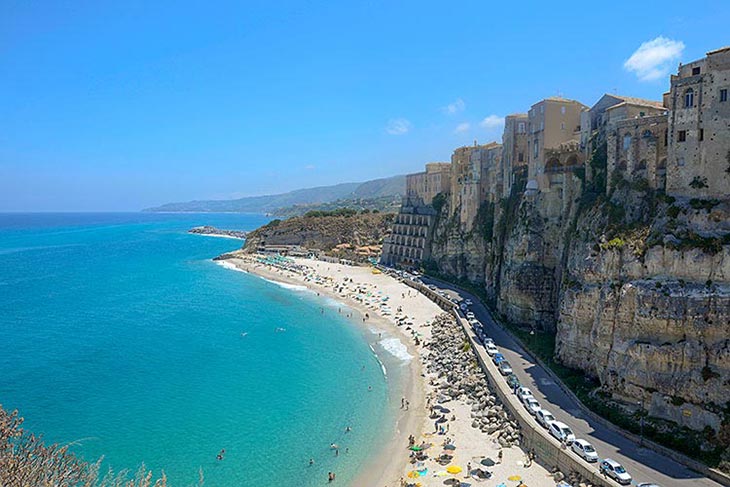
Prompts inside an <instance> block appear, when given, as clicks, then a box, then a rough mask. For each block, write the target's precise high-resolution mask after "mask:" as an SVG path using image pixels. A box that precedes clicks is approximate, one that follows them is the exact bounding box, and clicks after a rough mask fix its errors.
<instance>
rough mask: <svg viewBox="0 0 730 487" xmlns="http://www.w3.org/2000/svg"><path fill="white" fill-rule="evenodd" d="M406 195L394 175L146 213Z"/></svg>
mask: <svg viewBox="0 0 730 487" xmlns="http://www.w3.org/2000/svg"><path fill="white" fill-rule="evenodd" d="M405 192H406V177H405V176H403V175H401V176H392V177H389V178H382V179H373V180H371V181H365V182H364V183H341V184H335V185H334V186H320V187H317V188H307V189H298V190H296V191H290V192H288V193H282V194H273V195H266V196H247V197H244V198H239V199H235V200H201V201H187V202H183V203H167V204H164V205H162V206H157V207H154V208H147V209H145V210H143V211H155V212H163V211H164V212H210V213H216V212H218V213H223V212H233V213H273V212H275V211H276V210H277V209H280V208H286V207H292V206H298V205H316V204H322V203H331V202H334V201H337V200H353V199H375V198H383V197H397V196H402V195H404V194H405Z"/></svg>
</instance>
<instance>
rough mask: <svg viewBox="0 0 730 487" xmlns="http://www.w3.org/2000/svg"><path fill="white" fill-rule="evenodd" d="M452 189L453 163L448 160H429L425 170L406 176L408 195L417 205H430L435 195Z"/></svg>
mask: <svg viewBox="0 0 730 487" xmlns="http://www.w3.org/2000/svg"><path fill="white" fill-rule="evenodd" d="M450 190H451V164H450V163H448V162H429V163H426V170H425V171H424V172H417V173H414V174H408V175H407V176H406V197H407V198H409V199H411V200H412V203H413V204H415V205H418V204H419V203H420V204H423V205H430V204H431V202H432V201H433V197H434V196H436V195H437V194H439V193H448V192H449V191H450Z"/></svg>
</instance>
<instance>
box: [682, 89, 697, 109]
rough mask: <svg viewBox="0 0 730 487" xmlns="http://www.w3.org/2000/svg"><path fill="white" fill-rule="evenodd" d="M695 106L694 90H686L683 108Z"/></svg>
mask: <svg viewBox="0 0 730 487" xmlns="http://www.w3.org/2000/svg"><path fill="white" fill-rule="evenodd" d="M693 106H695V90H693V89H692V88H687V91H685V92H684V108H692V107H693Z"/></svg>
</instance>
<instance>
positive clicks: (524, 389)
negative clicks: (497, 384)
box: [516, 387, 532, 402]
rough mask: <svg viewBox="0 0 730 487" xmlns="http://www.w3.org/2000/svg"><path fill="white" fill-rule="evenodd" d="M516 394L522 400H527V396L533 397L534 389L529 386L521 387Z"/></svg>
mask: <svg viewBox="0 0 730 487" xmlns="http://www.w3.org/2000/svg"><path fill="white" fill-rule="evenodd" d="M516 394H517V398H518V399H519V400H520V402H525V398H526V397H532V391H531V390H530V389H528V388H527V387H519V388H518V389H517V392H516Z"/></svg>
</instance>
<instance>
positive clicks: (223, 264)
mask: <svg viewBox="0 0 730 487" xmlns="http://www.w3.org/2000/svg"><path fill="white" fill-rule="evenodd" d="M215 263H216V264H218V265H219V266H221V267H225V268H226V269H230V270H232V271H238V272H244V273H246V274H248V271H244V270H243V269H241V268H240V267H238V266H236V265H235V264H231V263H230V262H226V261H225V260H216V261H215Z"/></svg>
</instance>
